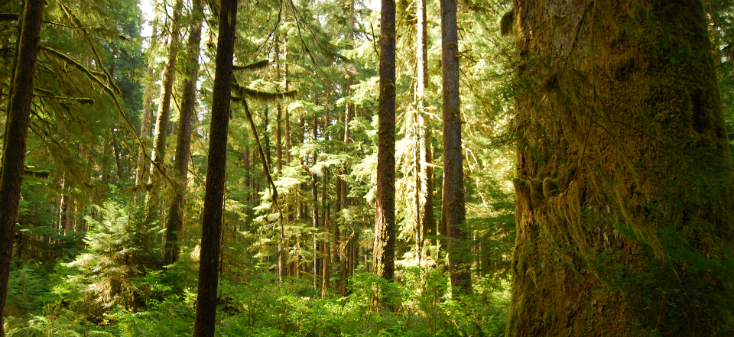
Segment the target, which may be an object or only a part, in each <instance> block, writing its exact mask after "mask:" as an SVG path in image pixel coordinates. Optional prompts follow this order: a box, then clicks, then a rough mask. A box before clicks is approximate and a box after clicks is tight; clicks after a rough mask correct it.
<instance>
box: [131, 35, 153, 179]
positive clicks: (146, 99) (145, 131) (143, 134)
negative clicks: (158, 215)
mask: <svg viewBox="0 0 734 337" xmlns="http://www.w3.org/2000/svg"><path fill="white" fill-rule="evenodd" d="M151 39H152V41H151V43H150V48H149V49H150V50H152V49H153V48H154V47H155V45H156V44H157V43H158V20H156V21H154V22H153V34H152V35H151ZM154 86H155V66H154V63H153V61H152V57H151V61H150V62H149V63H148V75H147V78H146V80H145V93H144V94H143V116H142V121H141V124H140V140H141V141H142V143H143V144H144V145H146V146H147V145H149V144H150V143H149V142H150V112H151V111H150V110H151V109H152V105H153V87H154ZM146 171H147V161H146V160H145V148H144V147H143V146H142V145H141V146H140V148H139V151H138V162H137V168H136V170H135V187H137V188H140V186H141V185H142V184H144V181H145V177H144V176H145V172H146Z"/></svg>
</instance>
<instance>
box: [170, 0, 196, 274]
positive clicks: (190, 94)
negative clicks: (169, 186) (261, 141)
mask: <svg viewBox="0 0 734 337" xmlns="http://www.w3.org/2000/svg"><path fill="white" fill-rule="evenodd" d="M203 16H204V8H203V6H202V5H201V0H194V1H193V3H192V10H191V24H190V26H189V27H190V28H189V40H188V41H187V42H186V53H187V55H186V56H187V57H186V64H185V65H184V67H183V68H184V69H185V74H186V78H185V79H184V82H183V90H182V92H183V93H182V102H181V112H180V118H179V119H180V121H179V127H178V134H177V135H176V159H175V160H174V162H173V170H174V172H173V174H174V183H175V184H176V186H174V192H175V195H174V196H173V198H171V205H170V207H169V209H168V226H167V227H166V247H165V252H164V254H165V255H164V261H163V262H165V263H166V264H172V263H174V262H176V261H178V252H179V244H178V233H179V232H180V231H181V229H182V228H183V205H184V201H185V197H186V180H187V179H188V176H189V157H190V152H191V133H192V132H193V131H194V116H195V115H196V109H195V108H196V81H197V79H198V77H199V50H200V44H201V23H202V20H203Z"/></svg>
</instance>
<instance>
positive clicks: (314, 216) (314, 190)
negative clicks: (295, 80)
mask: <svg viewBox="0 0 734 337" xmlns="http://www.w3.org/2000/svg"><path fill="white" fill-rule="evenodd" d="M316 105H318V99H317V100H316ZM318 125H319V123H318V117H317V116H316V114H315V113H314V116H313V141H314V143H316V142H317V139H318ZM317 157H318V152H317V151H315V150H314V152H313V164H312V165H316V162H317ZM317 183H318V177H317V176H316V172H311V195H312V196H313V206H312V208H311V221H312V226H313V233H314V234H313V287H314V288H316V289H318V287H319V283H318V279H319V277H318V274H319V267H318V243H317V239H316V237H317V236H318V234H317V233H318V228H319V192H318V187H317V186H316V184H317Z"/></svg>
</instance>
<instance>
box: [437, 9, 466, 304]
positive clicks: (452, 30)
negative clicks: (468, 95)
mask: <svg viewBox="0 0 734 337" xmlns="http://www.w3.org/2000/svg"><path fill="white" fill-rule="evenodd" d="M441 61H442V66H443V68H442V73H443V107H442V112H443V166H444V173H443V174H444V178H443V179H444V180H443V207H442V212H443V218H444V220H445V225H444V226H445V228H446V230H447V232H448V233H447V234H448V236H449V237H451V238H452V239H453V241H452V242H451V245H452V246H453V247H451V248H450V249H449V270H450V272H451V285H452V286H453V287H456V288H460V289H461V290H462V291H464V292H471V287H472V286H471V274H470V271H469V264H468V263H467V261H465V260H466V254H464V253H463V252H461V251H460V250H459V249H456V248H458V246H460V245H461V244H462V243H464V242H465V241H466V240H467V234H466V233H464V229H463V228H462V226H463V225H464V219H465V218H466V208H465V201H464V193H465V190H464V167H463V156H462V147H461V101H460V98H459V38H458V29H457V25H456V1H455V0H441Z"/></svg>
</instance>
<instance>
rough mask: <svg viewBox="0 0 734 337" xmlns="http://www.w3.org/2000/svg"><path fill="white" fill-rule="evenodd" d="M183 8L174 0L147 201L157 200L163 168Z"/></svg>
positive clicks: (178, 0) (181, 2)
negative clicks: (150, 186)
mask: <svg viewBox="0 0 734 337" xmlns="http://www.w3.org/2000/svg"><path fill="white" fill-rule="evenodd" d="M182 10H183V1H182V0H176V3H175V5H174V6H173V18H172V19H171V30H170V36H169V40H168V60H167V61H166V65H165V67H164V68H163V79H162V82H163V83H162V88H161V97H160V102H159V103H158V114H157V117H156V122H155V132H154V135H153V153H152V155H151V156H150V158H151V160H152V161H153V164H152V166H151V168H150V179H149V182H148V183H149V184H152V185H154V188H150V189H148V193H147V195H146V198H145V200H146V204H147V201H150V200H151V199H152V200H154V202H157V200H155V199H157V197H158V190H159V189H158V188H157V186H155V185H157V184H158V180H159V176H160V170H163V169H164V168H165V157H166V138H167V137H168V122H169V116H170V110H171V95H173V83H174V82H175V78H176V61H177V59H178V49H179V39H180V36H179V33H180V30H181V12H182Z"/></svg>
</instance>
